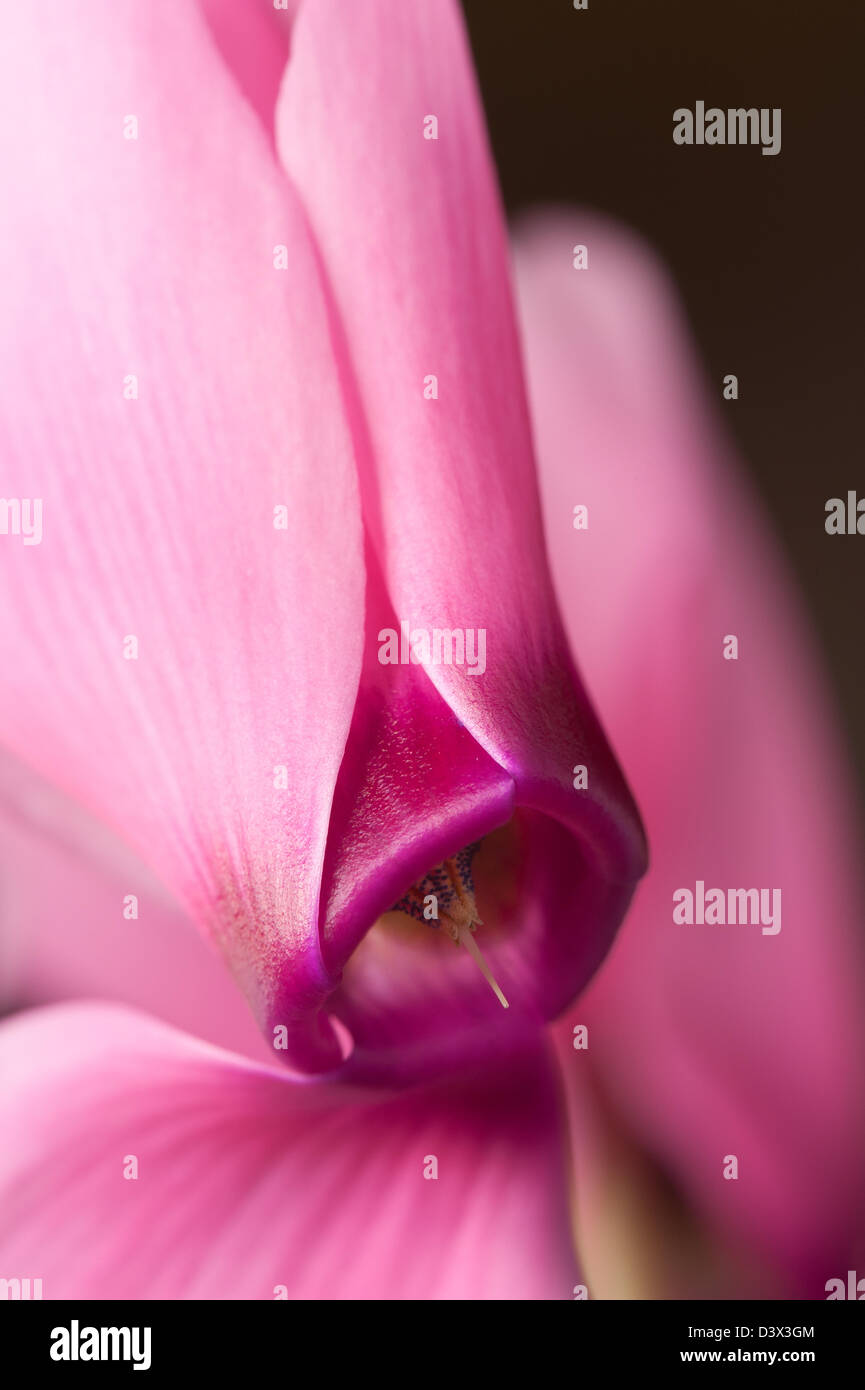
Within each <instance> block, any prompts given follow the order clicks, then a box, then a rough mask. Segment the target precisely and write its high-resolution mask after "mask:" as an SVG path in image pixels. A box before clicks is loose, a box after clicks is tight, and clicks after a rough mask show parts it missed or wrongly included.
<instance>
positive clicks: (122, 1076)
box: [0, 1005, 579, 1300]
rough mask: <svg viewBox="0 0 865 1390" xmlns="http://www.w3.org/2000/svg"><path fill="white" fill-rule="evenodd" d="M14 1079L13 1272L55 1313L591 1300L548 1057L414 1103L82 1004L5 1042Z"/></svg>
mask: <svg viewBox="0 0 865 1390" xmlns="http://www.w3.org/2000/svg"><path fill="white" fill-rule="evenodd" d="M0 1078H2V1097H3V1099H2V1125H3V1128H4V1131H5V1132H7V1133H13V1134H14V1135H15V1143H14V1144H7V1145H5V1146H4V1149H3V1153H2V1159H0V1165H2V1166H0V1213H2V1216H0V1268H2V1269H3V1271H4V1274H6V1275H8V1277H29V1278H39V1279H41V1280H42V1281H43V1284H42V1294H43V1297H44V1298H46V1299H56V1298H76V1299H80V1298H120V1299H126V1298H180V1299H196V1298H205V1299H273V1298H274V1297H277V1296H279V1295H280V1293H282V1291H283V1290H284V1291H285V1293H287V1295H288V1297H289V1298H293V1299H294V1298H314V1299H347V1298H357V1299H374V1298H387V1299H422V1300H428V1299H445V1298H449V1299H569V1298H571V1297H572V1291H573V1288H574V1285H575V1284H576V1283H577V1282H578V1281H579V1273H578V1270H577V1267H576V1265H575V1262H574V1257H573V1253H572V1247H571V1242H570V1235H569V1218H568V1202H567V1183H566V1176H565V1167H564V1156H563V1155H564V1150H563V1136H562V1127H561V1117H560V1113H559V1101H558V1092H557V1089H556V1087H555V1084H554V1079H553V1072H552V1070H551V1067H550V1062H549V1058H548V1056H547V1054H546V1053H545V1052H539V1051H537V1050H535V1051H533V1052H532V1053H530V1054H527V1055H523V1056H522V1057H516V1058H511V1059H509V1065H508V1066H507V1067H504V1066H499V1067H493V1068H485V1069H484V1068H481V1069H477V1070H474V1071H472V1070H471V1069H469V1070H467V1071H466V1074H465V1075H464V1077H463V1078H461V1079H460V1080H459V1081H458V1082H454V1081H451V1083H450V1084H449V1085H448V1086H444V1087H438V1088H432V1087H429V1088H423V1089H419V1090H411V1091H403V1092H401V1093H400V1094H399V1095H398V1096H397V1097H394V1096H388V1095H381V1094H377V1093H375V1092H372V1091H363V1090H350V1089H348V1088H346V1087H341V1086H331V1085H316V1084H306V1085H301V1084H297V1083H294V1082H292V1081H291V1079H290V1078H289V1077H288V1075H287V1073H285V1072H284V1071H282V1070H281V1069H279V1068H277V1067H265V1066H254V1065H253V1064H252V1063H250V1062H247V1061H244V1060H242V1059H240V1058H238V1057H235V1056H232V1055H231V1054H230V1053H227V1052H223V1051H221V1050H217V1049H215V1048H212V1047H209V1046H207V1045H206V1044H204V1043H201V1042H198V1041H195V1040H193V1039H191V1038H189V1037H187V1036H185V1035H183V1034H180V1033H177V1032H174V1031H173V1030H171V1029H167V1028H166V1027H164V1025H162V1024H157V1023H155V1022H154V1021H153V1020H150V1019H147V1018H145V1017H144V1016H143V1015H138V1014H135V1013H133V1012H131V1011H126V1010H121V1009H118V1008H110V1007H107V1006H101V1007H98V1006H92V1007H88V1006H86V1005H77V1006H76V1005H68V1006H65V1007H57V1008H54V1009H49V1010H35V1011H32V1012H30V1013H26V1014H22V1015H19V1016H18V1017H17V1018H15V1019H13V1020H11V1021H8V1022H7V1023H5V1024H4V1025H2V1027H0ZM431 1158H434V1159H436V1160H437V1165H438V1177H437V1178H436V1179H433V1178H425V1177H424V1169H425V1168H426V1169H427V1171H428V1172H432V1166H431V1164H430V1159H431ZM132 1159H135V1160H137V1177H125V1176H124V1171H126V1173H132V1172H133V1171H134V1167H133V1164H132V1162H131V1160H132ZM18 1271H20V1272H21V1273H20V1275H19V1274H18ZM285 1293H282V1296H285Z"/></svg>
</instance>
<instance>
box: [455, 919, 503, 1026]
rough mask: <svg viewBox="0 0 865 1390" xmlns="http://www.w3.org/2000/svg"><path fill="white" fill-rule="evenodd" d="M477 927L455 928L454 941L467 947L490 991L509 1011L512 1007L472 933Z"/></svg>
mask: <svg viewBox="0 0 865 1390" xmlns="http://www.w3.org/2000/svg"><path fill="white" fill-rule="evenodd" d="M476 926H477V923H476V922H475V923H472V925H471V926H470V927H455V928H454V929H453V930H452V931H451V936H452V937H453V938H454V940H455V941H456V942H457V943H459V944H461V945H463V946H465V948H466V950H467V951H468V953H469V955H470V956H471V958H472V960H473V961H474V963H475V965H476V966H477V967H478V970H479V971H480V972H481V974H482V975H483V977H484V979H485V980H486V982H487V984H488V985H489V987H490V989H491V990H492V992H493V994H494V995H495V996H496V998H497V999H498V1001H499V1003H500V1004H501V1006H502V1008H503V1009H509V1008H510V1005H509V1003H508V1001H507V999H506V998H505V996H504V995H503V994H502V991H501V989H500V988H499V984H498V981H497V980H496V977H495V975H494V974H493V972H492V971H491V970H490V967H489V966H488V965H487V963H486V961H485V960H484V958H483V954H482V952H481V948H480V946H479V945H478V943H477V942H476V941H475V939H474V936H473V935H472V933H473V932H474V930H475V927H476Z"/></svg>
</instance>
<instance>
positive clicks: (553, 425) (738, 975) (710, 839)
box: [517, 212, 865, 1298]
mask: <svg viewBox="0 0 865 1390" xmlns="http://www.w3.org/2000/svg"><path fill="white" fill-rule="evenodd" d="M576 243H584V244H586V245H588V247H589V248H590V269H589V271H588V272H575V271H574V270H573V269H572V268H571V247H572V246H573V245H575V244H576ZM517 261H518V279H519V287H520V298H521V306H522V322H523V326H524V332H525V341H526V351H527V358H528V376H529V387H530V395H531V398H532V402H533V407H534V412H535V420H536V434H537V442H538V450H539V459H540V468H541V475H542V491H543V498H544V510H545V518H546V523H547V530H548V534H549V538H550V547H551V554H552V566H553V573H554V577H555V581H556V586H557V590H558V593H559V597H560V600H561V603H562V605H563V608H564V611H565V614H566V618H567V622H568V628H569V633H570V636H571V640H572V642H573V643H574V644H575V646H576V647H577V649H578V650H579V652H580V655H581V659H582V660H583V661H584V664H585V670H586V673H587V679H588V682H589V685H590V687H591V689H592V691H593V693H594V694H595V696H596V697H597V699H598V702H599V705H600V707H601V708H602V709H603V710H604V714H605V718H606V720H607V722H608V726H609V729H610V732H611V737H612V741H613V743H614V745H615V747H616V748H617V750H618V752H619V753H620V755H621V757H622V760H623V764H624V766H625V767H627V769H628V773H629V777H630V778H631V780H632V783H633V786H634V788H635V793H636V795H637V799H638V802H639V804H640V807H641V810H642V813H643V815H644V817H645V821H646V825H647V830H648V835H649V840H650V843H651V845H652V858H653V863H652V867H651V869H650V872H649V875H648V878H647V879H646V881H645V883H644V885H643V886H642V888H641V889H640V891H639V893H638V895H637V899H636V901H635V905H634V908H633V910H632V912H631V914H630V916H629V918H628V920H627V922H626V924H625V926H624V928H623V931H622V933H621V935H620V937H619V939H618V942H617V945H616V947H615V949H614V951H613V952H612V954H611V957H610V959H609V961H608V962H607V964H606V966H605V968H604V969H603V970H602V972H601V973H600V975H599V976H598V978H597V980H596V982H595V984H594V985H593V987H592V989H591V990H590V991H589V993H588V995H587V996H586V998H585V999H584V1001H582V1002H581V1003H580V1004H579V1005H577V1006H576V1008H575V1009H574V1010H573V1011H572V1012H571V1013H570V1014H569V1015H568V1016H567V1018H566V1020H565V1021H564V1022H563V1023H562V1024H561V1025H560V1026H559V1041H560V1045H561V1056H562V1061H563V1065H564V1068H565V1073H566V1075H570V1076H575V1075H576V1074H577V1071H578V1069H580V1068H585V1067H586V1066H587V1065H590V1066H591V1068H592V1070H593V1071H594V1072H595V1073H596V1076H597V1079H598V1080H599V1082H600V1084H601V1085H602V1087H603V1088H604V1089H605V1090H606V1092H607V1096H608V1101H609V1103H610V1104H612V1105H613V1106H614V1107H615V1108H616V1109H617V1110H618V1112H619V1114H620V1116H621V1117H622V1118H623V1120H624V1121H625V1122H626V1123H627V1125H628V1127H629V1128H630V1129H632V1130H633V1131H635V1132H636V1133H637V1134H638V1135H639V1136H640V1137H641V1138H642V1141H643V1142H644V1143H645V1144H646V1146H647V1147H648V1148H649V1149H651V1150H652V1151H653V1152H654V1153H655V1155H656V1156H657V1157H658V1158H660V1159H661V1160H662V1161H663V1162H664V1163H665V1164H666V1166H667V1167H668V1169H669V1170H670V1172H671V1173H672V1174H673V1175H674V1176H675V1178H676V1179H677V1180H678V1182H679V1184H681V1186H682V1188H684V1189H685V1191H686V1192H687V1194H688V1196H689V1198H690V1200H691V1201H692V1202H694V1203H696V1204H697V1206H698V1207H699V1208H700V1209H702V1210H703V1211H704V1213H705V1214H706V1215H707V1217H708V1219H709V1220H710V1222H711V1223H712V1225H713V1227H714V1229H715V1231H716V1233H717V1234H722V1233H729V1235H730V1236H731V1237H732V1238H734V1239H736V1240H738V1241H740V1242H745V1243H746V1244H750V1246H751V1248H752V1249H753V1250H754V1252H755V1256H756V1257H757V1258H760V1259H765V1260H772V1261H773V1262H774V1266H775V1275H774V1277H775V1281H776V1289H778V1290H781V1291H787V1290H789V1291H792V1292H793V1293H794V1295H796V1296H799V1297H802V1296H805V1297H813V1298H820V1297H824V1296H825V1295H824V1293H823V1286H824V1283H825V1280H826V1279H828V1278H830V1277H834V1276H835V1275H837V1274H839V1273H843V1271H844V1270H846V1268H847V1263H846V1260H847V1256H848V1254H849V1253H850V1251H851V1239H852V1237H851V1232H850V1220H851V1212H857V1211H860V1210H861V1173H862V1165H863V1159H865V1147H863V1104H862V1084H861V1075H862V1058H863V1023H862V1018H861V1008H860V1005H859V1003H858V1000H860V999H861V991H862V960H861V950H860V944H861V925H862V913H861V906H862V894H861V883H860V880H859V876H858V874H857V872H856V869H855V858H854V856H855V844H854V828H855V815H854V812H853V808H852V803H851V798H850V795H849V788H848V777H847V772H846V769H845V766H844V762H843V756H842V754H841V753H840V750H839V748H838V746H837V741H836V739H835V738H834V736H833V734H832V732H831V731H832V728H833V724H834V716H833V713H832V711H831V709H830V707H829V705H828V702H827V700H826V696H825V693H824V691H823V689H822V687H821V685H820V682H819V680H818V678H817V675H816V669H817V663H816V660H815V655H814V652H813V649H812V645H811V643H810V642H809V640H808V638H807V635H806V634H805V632H804V629H803V624H802V621H801V618H800V617H799V614H798V613H797V610H796V605H795V602H794V601H793V599H792V597H791V592H790V589H789V584H788V581H787V579H786V576H785V574H784V570H783V566H782V565H781V564H780V563H779V561H778V558H777V556H776V555H775V553H774V551H773V547H772V544H771V542H770V540H769V538H768V535H767V532H766V529H765V527H764V525H763V523H762V522H761V520H760V519H759V518H758V517H757V515H756V511H755V508H754V506H753V503H752V502H751V501H750V500H749V499H748V498H747V497H746V496H745V493H744V489H743V487H742V486H741V484H740V482H739V479H738V477H737V474H736V471H735V468H734V466H733V465H732V463H731V462H730V459H729V457H728V455H727V451H726V450H725V449H724V448H722V447H721V446H720V445H719V444H718V442H717V441H718V437H719V429H718V425H717V423H716V421H715V420H714V419H713V418H712V416H711V414H710V412H709V410H708V409H707V406H706V404H705V402H704V400H703V392H702V387H701V385H700V383H699V382H698V381H697V380H696V372H695V369H694V366H693V364H692V353H691V350H690V348H689V347H688V344H687V340H686V337H685V334H684V332H683V329H682V326H681V324H680V321H679V316H678V313H677V311H676V310H675V308H674V307H672V296H671V292H670V289H669V286H668V285H667V283H666V281H665V279H664V277H663V275H662V274H661V272H660V271H659V270H658V268H657V267H656V265H655V264H654V262H653V261H652V260H651V259H650V257H649V256H648V255H647V254H646V252H645V251H644V250H643V249H642V247H641V246H640V245H639V244H638V243H637V242H636V241H635V240H634V239H632V238H631V237H630V236H629V235H628V234H627V233H624V232H622V231H620V230H618V229H615V228H611V227H609V226H608V225H606V224H604V223H603V222H600V221H599V220H597V219H595V218H593V217H590V216H587V215H585V214H583V213H580V212H561V213H559V214H556V215H553V216H551V217H548V218H546V219H540V220H535V221H534V222H531V223H529V224H528V226H527V227H526V228H524V230H523V232H522V234H521V236H520V238H519V241H518V257H517ZM717 389H718V401H719V407H718V409H720V408H723V402H722V401H721V394H720V384H719V385H718V388H717ZM577 504H584V505H587V506H588V510H589V527H588V529H587V530H584V531H576V530H574V528H573V524H572V517H573V509H574V506H575V505H577ZM820 524H821V518H819V517H818V518H816V519H815V525H820ZM728 634H735V635H737V636H738V639H739V659H738V661H729V660H724V659H723V658H722V645H723V640H724V638H725V637H726V636H727V635H728ZM698 879H701V880H703V881H704V882H705V884H706V887H707V889H708V887H710V886H719V887H722V888H724V889H727V888H739V887H741V888H751V887H768V888H776V887H777V888H780V889H781V890H782V906H783V912H782V926H781V930H780V932H779V933H778V934H777V935H763V934H762V932H761V929H760V927H759V926H756V927H754V926H729V925H728V926H699V925H693V926H681V925H676V924H674V923H673V920H672V908H673V899H672V895H673V892H674V891H675V890H676V889H678V888H680V887H690V889H691V890H692V891H693V890H694V888H695V884H696V881H697V880H698ZM578 1022H579V1023H585V1024H587V1025H588V1026H589V1050H588V1052H576V1051H574V1050H573V1047H572V1037H571V1033H572V1028H573V1025H574V1024H575V1023H578ZM731 1154H734V1155H736V1156H737V1157H738V1160H739V1178H738V1180H737V1181H732V1180H730V1181H725V1180H724V1179H723V1177H722V1169H723V1167H724V1163H725V1156H726V1155H731Z"/></svg>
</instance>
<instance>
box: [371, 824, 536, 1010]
mask: <svg viewBox="0 0 865 1390" xmlns="http://www.w3.org/2000/svg"><path fill="white" fill-rule="evenodd" d="M480 843H481V842H480V841H479V840H478V841H476V843H475V844H472V845H467V846H466V848H465V849H462V850H460V852H459V854H455V855H453V857H452V858H450V859H445V860H443V861H442V863H441V864H437V865H436V867H435V868H434V869H431V870H430V872H429V873H428V874H426V875H425V877H424V878H422V879H420V880H419V881H418V882H417V883H414V884H412V886H411V888H410V889H409V890H408V892H407V893H406V894H405V895H404V896H403V897H402V898H400V900H399V902H398V903H395V904H394V906H393V908H392V909H391V911H392V912H405V913H407V914H408V916H409V917H413V918H414V919H415V921H417V922H425V923H426V924H427V926H430V927H435V928H437V929H439V930H441V928H442V927H444V929H445V931H446V932H447V933H448V935H449V936H450V937H451V939H452V941H453V942H454V945H455V946H464V947H465V949H466V950H467V951H468V953H469V955H470V956H471V958H472V960H473V961H474V963H475V965H476V966H477V967H478V969H479V970H480V972H481V974H482V975H483V977H484V979H485V980H486V982H487V984H488V985H489V987H490V989H491V990H492V992H493V994H494V995H495V996H496V998H497V999H498V1001H499V1003H500V1004H501V1006H502V1008H503V1009H507V1008H508V1007H509V1005H508V1001H507V999H506V998H505V996H504V994H503V993H502V991H501V989H500V987H499V984H498V981H497V980H496V978H495V976H494V975H493V973H492V971H491V970H490V967H489V965H488V964H487V962H486V960H485V959H484V956H483V953H482V952H481V949H480V947H479V946H478V943H477V942H476V941H475V937H474V933H475V932H476V931H477V929H478V927H482V926H483V922H482V921H481V919H480V917H479V916H478V909H477V904H476V903H475V888H474V880H473V877H472V860H473V859H474V857H475V855H476V854H477V852H478V850H479V849H480Z"/></svg>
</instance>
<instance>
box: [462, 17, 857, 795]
mask: <svg viewBox="0 0 865 1390" xmlns="http://www.w3.org/2000/svg"><path fill="white" fill-rule="evenodd" d="M464 9H465V12H466V17H467V19H468V24H469V31H470V34H471V39H472V44H473V47H474V53H475V61H476V64H477V68H478V73H479V77H480V83H481V89H482V92H483V97H484V103H485V106H486V112H487V120H488V123H489V126H490V133H491V137H492V142H493V147H494V151H495V155H496V160H497V164H498V169H499V176H500V179H501V182H502V188H503V191H504V196H505V200H506V203H507V206H508V209H509V211H510V212H516V211H517V210H519V209H520V208H522V207H526V206H530V205H532V204H536V203H538V202H544V201H550V200H553V201H555V200H559V201H561V200H565V201H570V202H579V203H581V204H585V205H587V206H591V207H595V208H598V209H600V210H601V211H603V212H607V213H610V214H613V215H615V216H617V217H619V218H621V219H623V220H624V221H625V222H627V223H629V224H630V225H631V226H632V227H634V228H636V229H637V230H638V231H639V232H640V233H641V234H642V235H643V236H644V237H646V238H647V239H648V240H649V241H650V242H651V243H652V245H653V246H654V247H655V249H656V250H657V251H658V252H659V253H660V255H661V256H662V257H663V259H664V260H665V262H666V263H667V265H668V266H669V267H670V269H671V270H672V272H673V275H674V276H675V279H676V281H677V283H678V287H679V291H680V294H681V296H682V299H683V301H684V305H685V309H686V311H687V313H688V314H689V316H690V320H691V325H692V328H693V331H694V335H695V337H696V341H697V344H698V346H699V350H700V353H701V356H702V360H703V364H704V367H705V369H706V371H707V372H708V374H709V377H710V379H711V380H713V381H716V382H718V383H719V393H720V383H721V382H722V380H723V377H724V375H725V374H726V373H727V372H734V373H735V374H736V375H737V376H738V378H739V400H738V401H737V402H732V403H730V404H729V405H727V406H726V407H724V409H725V418H726V419H727V420H728V423H729V426H730V429H731V431H732V433H733V437H734V440H735V441H736V443H737V444H738V448H739V452H740V454H741V456H742V459H743V460H744V462H745V464H746V466H747V467H748V468H749V469H750V472H751V474H752V477H753V479H754V481H755V483H756V485H757V487H758V489H759V491H760V492H761V494H762V496H763V499H764V502H765V503H766V506H767V507H768V510H769V513H770V515H771V516H772V517H773V518H774V521H775V528H776V531H777V533H778V536H779V538H780V540H781V542H782V544H783V545H785V547H786V550H787V554H788V556H789V559H790V561H791V562H792V565H793V568H794V571H795V573H796V575H797V576H798V579H799V584H800V588H801V589H802V591H803V593H804V596H805V599H806V601H807V603H808V605H809V607H810V610H811V614H812V617H813V621H814V627H815V629H816V633H817V637H818V640H819V641H821V642H822V646H823V650H824V653H825V656H826V661H827V667H828V671H829V674H830V676H831V677H832V678H833V680H834V684H835V688H836V691H837V695H838V700H839V705H840V713H841V716H842V719H843V723H844V727H845V731H846V733H847V736H848V742H849V745H850V748H851V752H852V755H853V757H854V758H855V760H856V762H857V765H858V772H859V776H860V784H861V785H862V786H863V787H865V708H863V699H862V692H863V688H865V624H863V620H862V601H863V596H865V584H863V576H865V536H858V537H854V536H828V535H827V534H826V532H825V530H824V521H825V510H824V507H825V503H826V500H827V499H828V498H829V497H844V496H845V495H846V493H847V490H848V488H858V492H859V495H860V497H861V496H865V465H863V447H862V446H863V437H862V436H863V428H862V423H863V408H862V401H863V389H862V383H863V335H862V319H863V307H865V304H863V300H865V295H863V286H865V276H863V268H862V267H863V257H865V238H863V218H862V212H861V186H862V164H863V159H862V154H863V134H865V119H863V116H865V97H863V54H865V4H863V3H862V0H813V3H807V0H786V3H782V0H589V8H588V10H586V11H579V12H578V11H575V10H574V9H573V5H572V0H464ZM697 100H705V102H706V104H707V105H718V106H721V107H724V108H726V107H728V106H734V107H735V106H746V107H748V106H757V107H763V106H767V107H775V106H780V107H781V109H782V113H783V114H782V136H783V140H782V148H781V153H780V154H779V155H777V156H776V157H774V158H768V157H764V156H763V155H762V154H761V153H760V151H759V148H757V147H754V148H750V147H749V148H746V149H743V148H736V147H726V146H719V147H712V148H703V149H697V148H692V149H688V148H682V147H677V146H676V145H674V144H673V139H672V129H673V111H674V110H675V108H676V107H678V106H689V107H691V109H693V107H694V104H695V102H696V101H697ZM794 678H795V675H794V673H791V679H794ZM803 756H807V750H803Z"/></svg>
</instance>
